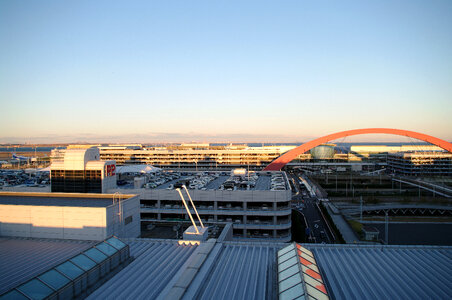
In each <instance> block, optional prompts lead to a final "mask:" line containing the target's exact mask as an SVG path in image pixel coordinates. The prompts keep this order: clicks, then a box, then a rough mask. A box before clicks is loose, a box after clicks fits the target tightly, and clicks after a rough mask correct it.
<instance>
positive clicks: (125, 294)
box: [88, 240, 196, 299]
mask: <svg viewBox="0 0 452 300" xmlns="http://www.w3.org/2000/svg"><path fill="white" fill-rule="evenodd" d="M128 244H129V247H130V255H131V256H134V257H135V260H134V261H132V262H131V263H130V265H128V266H127V267H126V268H124V269H123V270H121V271H120V272H119V273H118V274H117V275H115V276H114V277H113V278H111V279H110V280H109V281H108V282H106V283H105V284H104V285H102V286H101V287H100V288H99V289H97V290H96V291H95V292H94V293H92V294H91V295H89V297H88V299H155V298H156V297H157V296H158V295H159V294H160V293H161V292H162V290H163V289H164V288H165V286H166V285H167V284H168V283H169V282H170V280H171V279H172V278H173V276H174V275H175V274H176V272H177V271H179V269H180V268H181V266H182V265H183V264H184V263H185V262H186V260H187V259H188V258H189V257H190V255H191V254H192V253H193V251H194V250H195V249H196V246H183V245H178V244H177V243H174V242H165V241H151V240H143V241H131V242H129V243H128Z"/></svg>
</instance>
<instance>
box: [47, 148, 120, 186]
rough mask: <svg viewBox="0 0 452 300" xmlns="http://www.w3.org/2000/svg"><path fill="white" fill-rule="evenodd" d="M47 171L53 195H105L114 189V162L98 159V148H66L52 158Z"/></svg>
mask: <svg viewBox="0 0 452 300" xmlns="http://www.w3.org/2000/svg"><path fill="white" fill-rule="evenodd" d="M58 154H61V152H58ZM50 172H51V173H50V181H51V191H52V192H66V193H105V192H106V191H107V190H108V189H112V188H115V187H116V162H115V161H113V160H107V161H102V160H100V154H99V149H98V148H97V147H92V146H86V147H85V146H72V147H69V148H68V149H66V150H65V151H64V155H61V157H60V158H59V159H57V158H54V159H52V165H51V171H50Z"/></svg>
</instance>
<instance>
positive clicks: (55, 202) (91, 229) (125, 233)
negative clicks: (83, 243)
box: [0, 192, 140, 240]
mask: <svg viewBox="0 0 452 300" xmlns="http://www.w3.org/2000/svg"><path fill="white" fill-rule="evenodd" d="M139 201H140V200H139V197H138V196H136V195H118V194H116V195H114V194H110V195H109V194H102V195H99V194H86V193H80V194H72V193H71V194H66V193H15V192H0V235H1V236H15V237H33V238H56V239H78V240H103V239H106V238H107V237H109V236H111V235H115V236H118V237H139V236H140V204H139V203H140V202H139Z"/></svg>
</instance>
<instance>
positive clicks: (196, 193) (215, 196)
mask: <svg viewBox="0 0 452 300" xmlns="http://www.w3.org/2000/svg"><path fill="white" fill-rule="evenodd" d="M115 191H124V190H120V189H118V190H109V191H108V192H109V193H114V192H115ZM189 191H190V195H191V197H192V199H193V200H195V201H231V202H233V201H237V202H253V201H256V202H287V201H290V199H291V197H292V195H291V191H290V190H285V191H268V190H266V191H253V190H250V191H220V190H207V191H200V190H189ZM127 193H129V194H139V195H140V196H141V199H148V200H157V199H158V200H177V201H180V196H179V194H178V193H177V191H176V190H166V189H131V190H127ZM184 196H185V192H184ZM181 203H182V201H181Z"/></svg>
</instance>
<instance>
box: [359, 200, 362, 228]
mask: <svg viewBox="0 0 452 300" xmlns="http://www.w3.org/2000/svg"><path fill="white" fill-rule="evenodd" d="M360 202H361V204H360V213H359V218H360V219H361V223H362V222H363V196H361V197H360Z"/></svg>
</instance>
